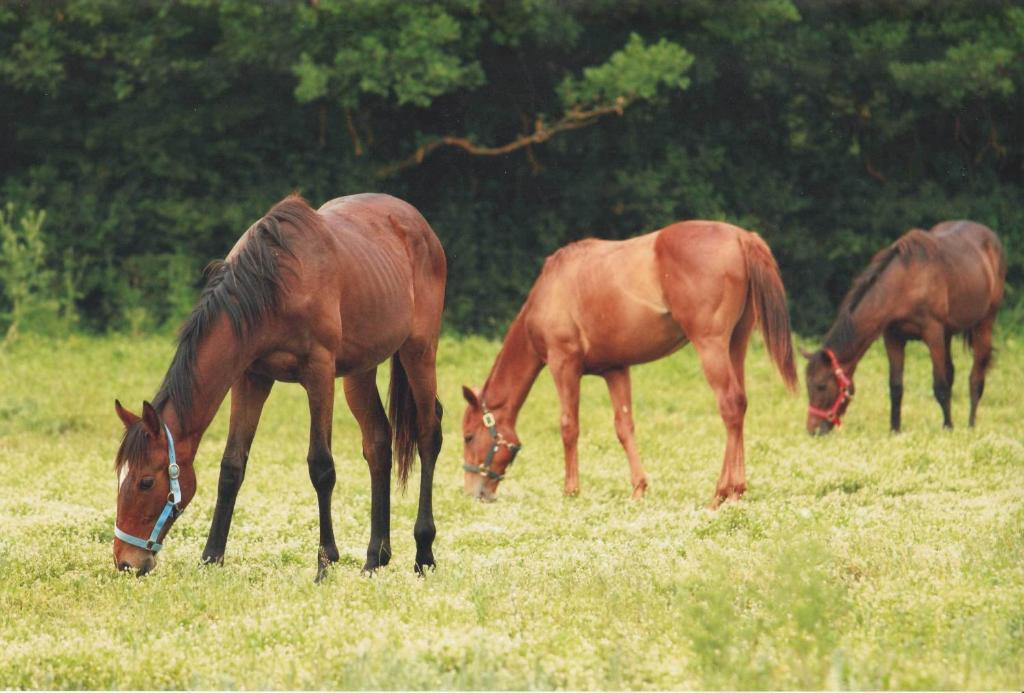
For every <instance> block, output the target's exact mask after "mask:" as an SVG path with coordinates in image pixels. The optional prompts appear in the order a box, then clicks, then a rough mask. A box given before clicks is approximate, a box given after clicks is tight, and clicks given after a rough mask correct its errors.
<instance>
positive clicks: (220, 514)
mask: <svg viewBox="0 0 1024 693" xmlns="http://www.w3.org/2000/svg"><path fill="white" fill-rule="evenodd" d="M273 384H274V381H273V380H271V379H270V378H265V377H263V376H260V375H255V374H252V373H246V374H244V375H243V376H242V377H241V378H240V379H239V380H238V382H236V383H235V384H234V385H232V386H231V420H230V422H229V423H228V443H227V446H226V447H225V448H224V457H223V458H222V459H221V462H220V481H219V482H218V484H217V505H216V507H215V508H214V511H213V521H212V522H211V523H210V534H209V535H208V536H207V538H206V548H204V549H203V558H202V560H203V563H223V562H224V547H225V546H226V545H227V543H228V530H230V529H231V516H232V515H233V514H234V512H235V499H236V498H237V497H238V490H239V489H240V488H241V486H242V480H243V479H244V478H245V465H246V462H247V461H248V459H249V448H250V446H251V445H252V439H253V437H254V436H255V435H256V426H257V425H258V424H259V420H260V413H261V412H262V411H263V403H264V402H266V401H267V396H268V395H270V388H271V386H273Z"/></svg>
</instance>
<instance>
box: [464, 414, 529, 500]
mask: <svg viewBox="0 0 1024 693" xmlns="http://www.w3.org/2000/svg"><path fill="white" fill-rule="evenodd" d="M480 408H481V409H483V410H484V426H487V432H488V433H490V434H491V439H492V440H493V442H492V443H491V447H490V449H488V450H487V456H486V457H485V458H484V463H483V464H482V465H480V466H479V467H478V466H476V465H472V464H470V463H468V462H466V463H465V464H463V465H462V468H463V469H465V470H466V471H467V472H473V473H474V474H479V475H480V476H482V477H486V478H488V479H494V480H495V481H501V480H502V479H504V478H505V475H504V474H499V473H498V472H496V471H494V470H493V469H491V462H492V461H493V460H494V455H495V454H496V453H497V452H498V448H499V447H506V448H508V451H509V452H510V453H512V457H511V459H509V461H508V464H507V465H505V466H506V467H511V466H512V463H513V462H515V460H516V453H518V452H519V451H520V450H521V449H522V447H523V446H522V445H518V444H516V443H510V442H508V441H507V440H505V438H504V437H503V436H502V435H501V434H500V433H498V426H497V424H496V423H495V421H494V414H492V413H491V412H490V410H489V409H488V408H487V405H486V404H484V403H483V402H480Z"/></svg>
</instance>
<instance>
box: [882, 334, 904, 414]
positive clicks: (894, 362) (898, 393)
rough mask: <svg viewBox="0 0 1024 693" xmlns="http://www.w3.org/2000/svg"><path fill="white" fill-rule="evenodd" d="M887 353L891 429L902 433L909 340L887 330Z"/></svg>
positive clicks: (885, 335) (885, 337) (885, 338)
mask: <svg viewBox="0 0 1024 693" xmlns="http://www.w3.org/2000/svg"><path fill="white" fill-rule="evenodd" d="M883 338H884V340H885V353H886V355H887V356H888V357H889V403H890V409H889V429H890V430H891V431H892V432H893V433H899V432H900V410H901V408H902V405H903V356H904V349H905V347H906V346H907V340H906V339H904V338H903V337H900V336H899V335H898V334H896V333H895V332H893V331H892V330H886V331H885V334H884V336H883Z"/></svg>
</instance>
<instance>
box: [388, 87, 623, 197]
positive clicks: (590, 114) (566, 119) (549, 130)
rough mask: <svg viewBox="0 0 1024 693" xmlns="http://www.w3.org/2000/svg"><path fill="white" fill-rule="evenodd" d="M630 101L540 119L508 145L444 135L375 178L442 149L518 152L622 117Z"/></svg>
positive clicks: (476, 152)
mask: <svg viewBox="0 0 1024 693" xmlns="http://www.w3.org/2000/svg"><path fill="white" fill-rule="evenodd" d="M632 101H633V100H632V99H626V98H625V97H622V96H620V97H619V98H617V99H616V100H615V103H614V104H609V105H605V106H596V107H594V108H592V109H590V110H580V109H578V108H572V109H570V110H569V111H568V112H567V113H566V114H565V115H564V116H562V118H561V119H559V120H558V121H556V122H554V123H552V124H551V125H546V124H545V123H544V121H543V120H541V119H540V118H538V119H537V120H536V121H535V122H534V126H533V132H531V133H528V134H523V135H520V136H519V137H517V138H516V139H514V140H512V141H511V142H506V143H505V144H502V145H499V146H496V147H490V146H487V145H481V144H477V143H475V142H473V141H472V140H470V139H469V138H467V137H457V136H455V135H446V136H444V137H441V138H439V139H436V140H433V141H432V142H428V143H426V144H423V145H421V146H419V147H418V148H417V149H416V151H415V152H413V153H412V154H411V155H409V156H408V157H406V158H405V159H402V160H400V161H396V162H394V163H391V164H388V165H386V166H382V167H381V168H379V169H377V172H376V175H377V177H378V178H388V177H390V176H393V175H395V174H396V173H399V172H401V171H404V170H406V169H409V168H412V167H414V166H418V165H420V164H421V163H423V160H424V159H426V158H427V157H428V156H429V155H430V154H432V153H433V152H434V151H436V150H437V149H440V148H441V147H458V148H459V149H462V150H463V151H465V152H467V153H469V154H472V155H474V156H500V155H502V154H508V153H509V152H514V151H516V150H517V149H522V148H523V147H529V146H531V145H534V144H540V143H541V142H544V141H545V140H547V139H549V138H551V137H552V136H553V135H556V134H557V133H559V132H564V131H566V130H577V129H579V128H584V127H587V126H588V125H593V124H594V123H596V122H597V121H598V120H599V119H600V118H602V117H604V116H606V115H610V114H612V113H615V114H616V115H622V112H623V111H624V110H625V108H626V107H627V106H629V104H630V103H632Z"/></svg>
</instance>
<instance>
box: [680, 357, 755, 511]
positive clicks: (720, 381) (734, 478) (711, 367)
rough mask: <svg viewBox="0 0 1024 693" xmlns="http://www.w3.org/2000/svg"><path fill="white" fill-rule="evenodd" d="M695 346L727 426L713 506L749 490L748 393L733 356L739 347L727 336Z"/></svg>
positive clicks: (715, 506)
mask: <svg viewBox="0 0 1024 693" xmlns="http://www.w3.org/2000/svg"><path fill="white" fill-rule="evenodd" d="M693 346H694V348H695V349H696V350H697V354H698V355H699V356H700V362H701V365H702V366H703V367H704V377H705V379H706V380H707V381H708V385H710V386H711V389H712V390H713V391H714V393H715V397H716V399H717V400H718V412H719V414H720V415H721V417H722V422H723V423H724V424H725V430H726V441H725V457H724V459H723V461H722V472H721V474H720V475H719V477H718V484H717V486H716V487H715V497H714V498H713V499H712V501H711V503H710V504H709V507H711V508H717V507H718V506H719V505H720V504H721V503H722V501H724V500H738V499H739V498H740V496H742V495H743V493H744V492H745V491H746V490H747V479H746V468H745V466H744V461H743V417H744V415H745V414H746V412H747V395H746V392H745V391H744V389H743V382H742V380H741V379H740V377H739V374H738V373H737V372H736V369H735V367H734V366H733V359H732V358H731V357H730V354H731V352H732V351H735V349H733V350H730V345H729V343H728V342H727V341H726V340H724V339H717V338H716V339H707V340H700V341H696V340H695V341H694V342H693ZM743 348H744V349H745V348H746V344H744V345H743Z"/></svg>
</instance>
